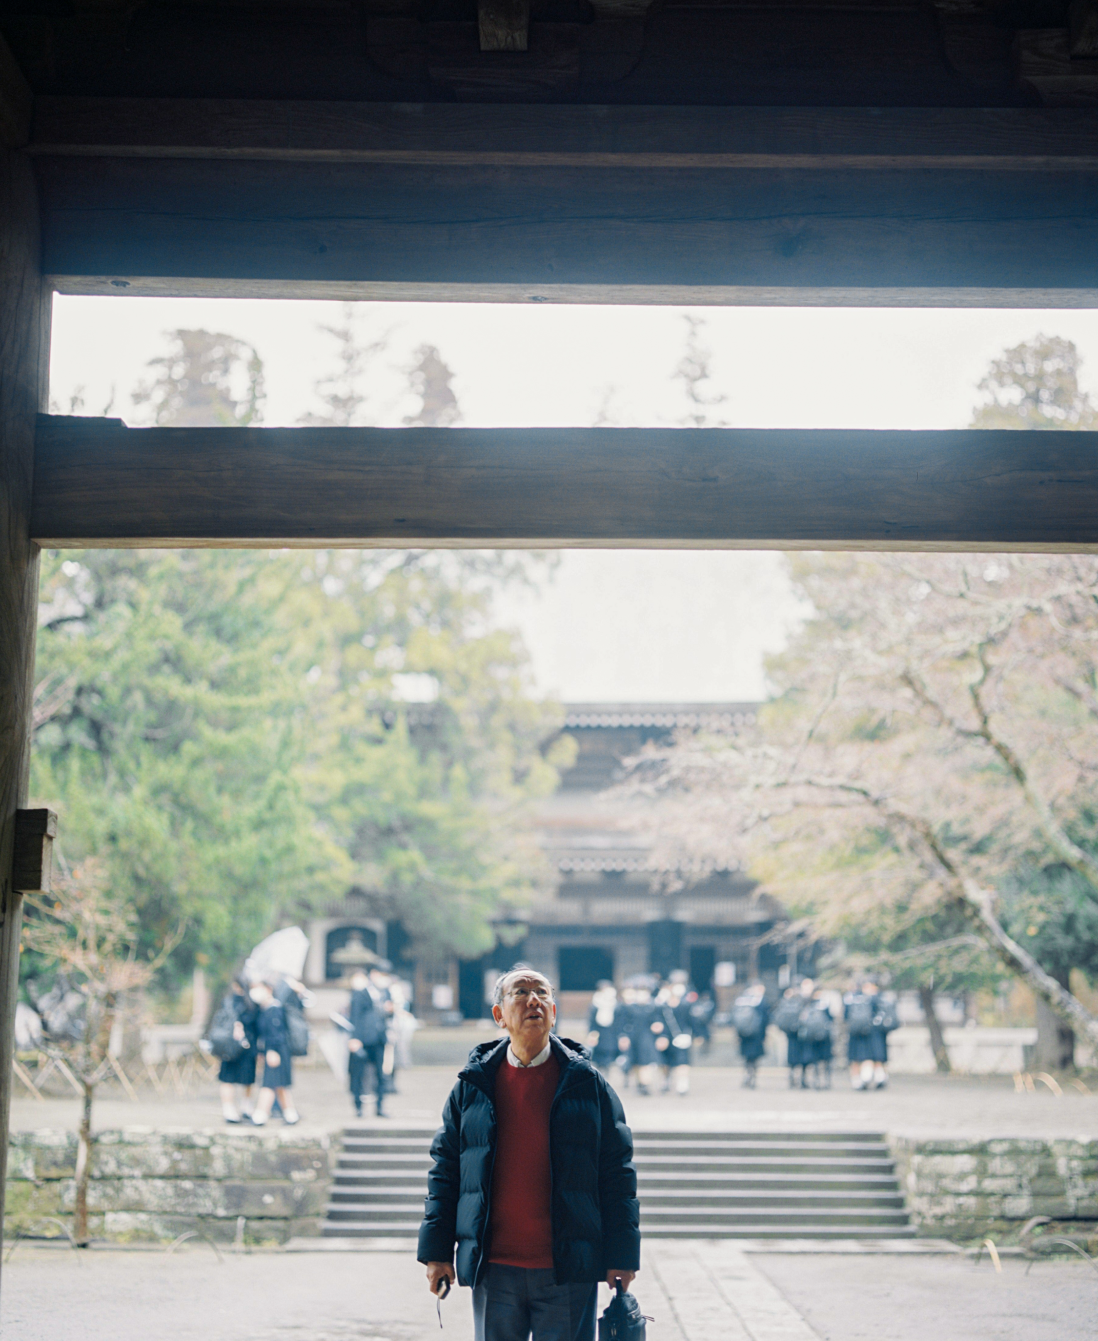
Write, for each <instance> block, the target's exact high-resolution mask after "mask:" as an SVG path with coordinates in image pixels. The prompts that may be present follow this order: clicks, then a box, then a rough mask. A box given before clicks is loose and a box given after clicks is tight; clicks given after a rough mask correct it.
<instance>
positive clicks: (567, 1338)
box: [473, 1262, 599, 1341]
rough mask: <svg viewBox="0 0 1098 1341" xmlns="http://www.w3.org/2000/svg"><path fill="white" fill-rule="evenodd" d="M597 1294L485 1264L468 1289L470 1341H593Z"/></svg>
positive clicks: (527, 1271) (539, 1274)
mask: <svg viewBox="0 0 1098 1341" xmlns="http://www.w3.org/2000/svg"><path fill="white" fill-rule="evenodd" d="M598 1289H599V1287H598V1286H597V1285H596V1284H594V1283H584V1284H581V1285H558V1284H557V1283H556V1281H555V1280H554V1279H553V1272H552V1270H548V1271H542V1270H539V1269H537V1268H527V1267H514V1266H503V1265H502V1264H501V1263H499V1262H490V1263H489V1264H488V1266H487V1267H486V1268H485V1270H484V1274H483V1276H482V1277H481V1279H480V1282H479V1283H478V1284H477V1285H476V1286H475V1288H474V1289H473V1324H474V1327H475V1329H476V1341H529V1338H530V1336H531V1335H533V1341H594V1339H595V1305H596V1303H597V1300H598Z"/></svg>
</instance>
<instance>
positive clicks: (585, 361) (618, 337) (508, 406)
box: [50, 296, 1098, 700]
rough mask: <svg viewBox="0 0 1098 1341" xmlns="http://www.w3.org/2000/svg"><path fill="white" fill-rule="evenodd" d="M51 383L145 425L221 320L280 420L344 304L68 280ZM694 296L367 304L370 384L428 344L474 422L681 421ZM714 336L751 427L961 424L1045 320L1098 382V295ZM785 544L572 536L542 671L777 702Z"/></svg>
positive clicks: (394, 380)
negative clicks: (177, 342)
mask: <svg viewBox="0 0 1098 1341" xmlns="http://www.w3.org/2000/svg"><path fill="white" fill-rule="evenodd" d="M54 302H55V305H54V318H53V354H52V360H51V370H50V371H51V399H52V401H53V402H54V404H55V408H56V409H57V410H59V411H61V412H67V411H69V409H70V404H71V401H72V398H73V396H74V395H76V396H79V397H80V398H81V400H82V402H83V404H82V407H79V408H78V409H77V411H76V412H78V413H82V414H101V413H102V412H103V410H104V409H105V408H106V406H107V405H108V403H113V409H112V410H111V413H113V414H116V415H119V416H120V417H122V418H124V419H126V420H127V421H129V422H131V423H135V424H136V423H140V422H142V414H141V411H140V410H138V409H137V408H135V407H134V405H133V403H132V400H131V392H132V390H133V388H134V387H136V385H137V384H138V383H139V382H140V381H141V379H142V378H143V377H144V376H147V373H146V364H147V362H148V360H149V359H150V358H153V357H155V356H156V355H157V354H160V353H163V352H164V348H165V342H164V335H163V333H164V332H165V331H167V330H170V329H172V328H176V327H187V326H195V327H198V326H201V327H205V328H206V329H207V330H216V331H223V332H226V333H228V334H231V335H234V336H236V337H237V338H238V339H241V340H245V341H248V342H249V343H251V344H253V345H254V346H255V348H256V349H257V350H258V352H259V354H260V355H261V357H262V358H263V360H264V364H265V369H266V385H267V403H266V409H265V416H264V421H265V423H267V424H270V425H277V424H293V423H295V422H296V421H297V419H298V418H299V416H300V415H302V414H304V413H305V412H307V411H308V410H309V409H310V408H316V401H315V396H314V392H313V385H314V383H315V381H316V380H317V379H318V378H320V377H322V376H324V375H325V374H326V373H328V372H330V371H331V370H332V368H333V353H334V343H333V341H332V339H331V337H330V336H327V335H325V334H324V333H323V332H322V331H320V330H319V327H320V326H321V325H322V324H325V323H328V324H334V323H338V322H339V321H340V320H341V317H342V306H341V305H340V304H338V303H323V302H291V301H270V300H239V299H205V298H202V299H198V298H194V299H192V298H176V299H160V298H122V297H120V298H100V297H63V296H58V297H57V298H56V299H55V300H54ZM684 312H685V310H684V309H680V308H669V307H579V306H574V307H573V306H556V305H548V304H547V305H542V306H526V305H522V306H519V305H504V304H487V303H486V304H441V303H439V304H434V303H407V304H405V303H402V304H395V303H390V304H385V303H361V304H357V305H356V320H357V322H358V324H359V326H360V328H361V331H362V342H363V343H370V342H372V341H373V340H376V339H377V338H378V337H379V336H382V335H384V334H385V333H388V345H387V348H386V349H385V350H384V351H383V352H382V354H381V355H380V356H379V357H378V358H377V359H376V360H375V361H374V364H373V365H372V368H371V373H370V376H369V379H368V382H367V390H368V391H369V392H370V400H369V403H368V405H367V407H366V411H365V413H364V415H363V422H364V423H373V424H399V423H400V422H401V419H402V417H403V416H404V415H405V414H407V413H408V412H409V410H410V409H411V408H412V404H413V403H414V402H412V401H411V400H410V398H409V396H408V393H407V370H408V368H409V366H410V365H411V364H412V362H413V361H414V360H413V352H414V350H415V349H416V347H417V346H419V345H420V344H423V343H430V344H434V345H437V346H438V347H439V349H440V350H441V352H442V356H443V358H444V359H445V360H446V362H447V363H448V365H449V366H450V368H451V369H452V370H453V372H454V374H455V376H454V383H453V385H454V391H455V393H456V394H457V396H458V399H459V401H460V404H461V408H462V416H463V417H462V423H464V424H466V425H478V426H486V427H487V426H507V425H511V426H534V425H557V424H579V425H583V424H591V423H593V422H595V420H596V418H598V417H599V416H600V414H601V416H602V417H603V419H604V421H605V422H610V423H616V424H635V425H644V426H647V425H670V424H676V423H681V422H683V420H684V416H685V415H686V414H687V412H688V402H687V401H686V398H685V395H684V388H683V384H682V382H681V381H678V380H676V379H675V377H674V374H675V371H676V369H677V367H678V364H679V362H680V360H681V359H682V357H683V352H684V343H685V336H686V325H685V322H684ZM692 312H693V315H695V316H698V317H701V318H702V319H703V320H704V322H705V327H704V330H703V332H702V342H703V343H704V344H705V345H706V346H707V347H708V348H709V349H710V350H711V351H712V360H711V370H712V380H711V382H710V383H709V384H708V385H707V388H706V389H707V391H708V392H709V393H710V394H712V395H723V396H725V397H726V399H725V400H724V401H723V402H722V403H720V404H718V405H716V406H714V407H713V409H712V410H711V411H710V422H713V423H720V422H724V423H728V424H732V425H736V426H741V427H759V428H767V427H802V428H959V427H963V426H964V425H965V424H966V423H967V422H968V419H969V416H970V414H971V412H972V408H973V406H974V405H975V404H976V403H977V401H978V400H979V396H978V393H977V392H976V383H977V382H978V381H979V380H980V378H981V377H982V376H983V374H984V372H985V371H986V369H987V365H988V363H989V361H990V360H991V359H992V358H993V357H994V356H995V355H996V354H997V353H999V352H1000V351H1001V350H1002V349H1004V348H1005V347H1007V346H1009V345H1012V344H1017V343H1018V342H1019V341H1021V340H1026V339H1030V338H1032V337H1033V336H1034V335H1036V334H1037V333H1038V332H1042V333H1044V334H1046V335H1060V336H1064V337H1066V338H1068V339H1071V340H1074V341H1075V343H1076V344H1077V346H1078V347H1079V350H1080V353H1081V355H1082V356H1083V360H1084V363H1083V374H1082V380H1083V386H1084V389H1086V390H1089V391H1090V392H1091V394H1092V396H1094V397H1095V399H1098V312H1095V311H1078V310H1062V311H1034V310H1009V309H1006V310H1004V309H988V310H974V309H964V310H949V309H943V308H923V309H920V308H891V309H889V308H744V307H739V308H698V309H692ZM797 613H798V610H797V605H796V602H795V600H794V597H793V593H792V592H791V590H790V587H789V583H788V580H787V579H786V577H785V570H784V567H783V560H782V558H781V556H780V555H776V554H762V553H734V552H702V553H698V552H685V551H643V552H638V551H569V552H568V553H566V554H565V555H564V556H563V557H562V562H561V564H560V567H559V568H558V570H557V574H556V578H555V580H554V581H553V582H552V583H551V584H550V585H549V587H548V588H547V589H546V590H545V591H544V592H543V593H542V595H541V597H540V598H536V597H531V596H530V595H529V594H527V595H524V596H521V597H520V596H517V595H511V596H509V597H507V598H506V599H505V600H504V601H501V603H500V618H501V619H503V620H505V621H506V622H507V623H508V624H514V625H517V626H518V627H519V628H520V629H521V630H522V632H523V635H524V637H525V639H526V642H527V645H528V646H529V648H530V650H531V654H532V656H533V661H534V668H535V673H536V676H537V679H538V682H539V684H540V686H541V688H543V689H545V690H547V691H551V692H556V693H559V694H560V695H561V696H562V697H564V698H565V699H572V700H576V699H604V700H605V699H626V700H629V699H632V700H637V699H650V700H651V699H655V700H661V699H665V700H703V699H710V700H713V699H739V698H757V697H759V696H760V695H761V694H762V693H763V692H764V687H765V685H764V677H763V670H762V658H763V656H764V654H765V653H766V652H768V651H772V650H777V649H778V648H779V647H780V646H781V645H782V643H783V641H784V638H785V636H786V633H787V630H788V628H789V627H791V625H792V624H793V623H795V621H796V618H797Z"/></svg>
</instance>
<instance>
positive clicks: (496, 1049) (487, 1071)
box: [458, 1034, 593, 1099]
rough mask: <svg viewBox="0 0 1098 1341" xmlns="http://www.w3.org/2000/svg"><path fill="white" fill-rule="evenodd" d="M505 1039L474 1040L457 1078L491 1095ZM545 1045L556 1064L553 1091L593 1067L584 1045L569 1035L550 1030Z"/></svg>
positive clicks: (560, 1090) (566, 1086)
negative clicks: (562, 1035)
mask: <svg viewBox="0 0 1098 1341" xmlns="http://www.w3.org/2000/svg"><path fill="white" fill-rule="evenodd" d="M509 1043H510V1040H509V1039H507V1038H497V1039H492V1040H490V1041H489V1042H487V1043H478V1044H477V1046H476V1047H475V1048H474V1049H473V1050H472V1052H471V1053H470V1054H469V1061H468V1062H467V1063H466V1065H465V1066H464V1067H463V1068H462V1070H461V1071H460V1072H459V1073H458V1079H459V1080H466V1081H468V1082H469V1084H470V1085H475V1086H476V1088H477V1089H478V1090H480V1091H482V1093H484V1094H486V1095H487V1096H488V1098H489V1099H491V1098H492V1097H493V1095H494V1094H495V1089H496V1075H497V1073H498V1072H499V1068H500V1066H502V1064H503V1062H504V1060H505V1059H506V1057H507V1048H508V1045H509ZM549 1046H550V1047H551V1048H552V1049H553V1056H554V1057H555V1058H556V1059H557V1065H558V1066H559V1067H560V1079H559V1080H558V1082H557V1094H562V1093H563V1092H564V1091H565V1090H566V1089H571V1088H572V1086H573V1085H574V1084H576V1082H577V1081H579V1080H581V1079H582V1078H583V1076H584V1075H585V1074H587V1072H589V1071H591V1070H592V1069H593V1068H592V1066H591V1062H590V1060H589V1059H588V1055H587V1049H586V1048H584V1047H583V1045H582V1044H580V1043H576V1042H574V1041H573V1040H572V1039H570V1038H558V1037H557V1035H556V1034H550V1035H549Z"/></svg>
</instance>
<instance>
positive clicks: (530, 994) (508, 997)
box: [492, 973, 557, 1052]
mask: <svg viewBox="0 0 1098 1341" xmlns="http://www.w3.org/2000/svg"><path fill="white" fill-rule="evenodd" d="M492 1016H493V1018H494V1019H495V1022H496V1023H497V1024H499V1025H502V1026H503V1028H504V1029H506V1030H507V1032H508V1033H509V1034H510V1035H511V1039H512V1042H518V1041H519V1040H521V1041H522V1042H523V1043H524V1044H525V1045H526V1047H527V1048H529V1049H531V1050H532V1051H534V1052H540V1051H541V1050H542V1048H544V1047H545V1045H546V1043H548V1041H549V1033H550V1031H551V1030H552V1028H553V1022H554V1020H556V1018H557V1008H556V1005H555V1003H554V1001H553V989H552V988H551V987H550V986H549V984H548V983H547V982H546V981H545V979H544V978H542V977H539V976H538V975H537V974H525V973H523V974H516V975H515V976H514V977H513V978H511V979H510V980H509V981H508V983H507V985H506V989H505V990H504V993H503V1003H502V1005H499V1006H493V1007H492Z"/></svg>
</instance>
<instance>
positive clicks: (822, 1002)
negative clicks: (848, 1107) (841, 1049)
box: [798, 987, 832, 1090]
mask: <svg viewBox="0 0 1098 1341" xmlns="http://www.w3.org/2000/svg"><path fill="white" fill-rule="evenodd" d="M831 1021H832V1016H831V1008H830V1006H829V1005H828V1003H827V999H826V996H825V994H824V992H823V990H822V989H821V988H819V987H816V988H814V989H813V991H812V995H811V997H809V999H808V1000H807V1001H806V1002H805V1004H804V1009H803V1011H802V1013H801V1023H800V1029H799V1031H798V1034H799V1039H800V1045H801V1065H802V1068H803V1069H802V1071H801V1088H802V1089H808V1068H809V1067H810V1066H811V1068H812V1084H813V1086H814V1087H815V1088H816V1089H818V1090H823V1089H827V1090H829V1089H830V1088H831V1057H832V1042H831Z"/></svg>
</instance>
